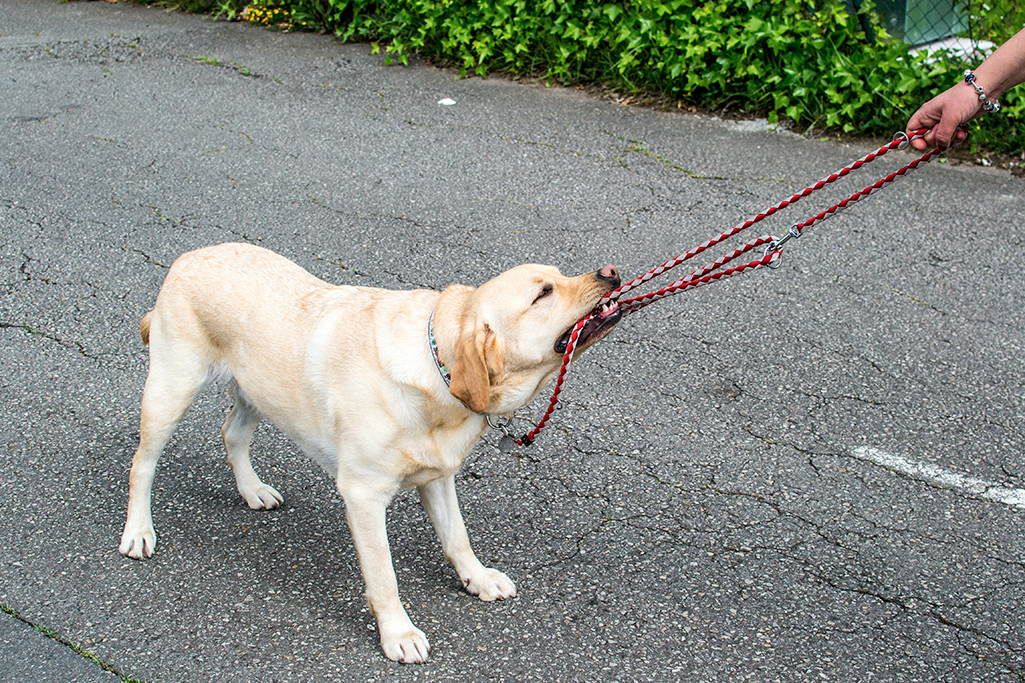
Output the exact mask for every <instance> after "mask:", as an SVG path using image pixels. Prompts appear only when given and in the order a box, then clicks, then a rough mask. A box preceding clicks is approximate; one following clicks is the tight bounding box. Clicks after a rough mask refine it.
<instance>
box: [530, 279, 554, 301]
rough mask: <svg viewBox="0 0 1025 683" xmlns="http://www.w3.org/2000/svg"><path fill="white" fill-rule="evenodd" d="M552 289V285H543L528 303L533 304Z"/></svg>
mask: <svg viewBox="0 0 1025 683" xmlns="http://www.w3.org/2000/svg"><path fill="white" fill-rule="evenodd" d="M553 289H554V287H552V285H550V284H546V285H545V286H544V287H542V288H541V292H540V293H539V294H538V295H537V296H536V297H535V298H534V301H533V302H532V303H531V304H530V305H531V306H533V305H534V304H536V303H537V302H538V301H540V300H541V299H543V298H545V297H546V296H548V295H549V294H551V293H552V291H553Z"/></svg>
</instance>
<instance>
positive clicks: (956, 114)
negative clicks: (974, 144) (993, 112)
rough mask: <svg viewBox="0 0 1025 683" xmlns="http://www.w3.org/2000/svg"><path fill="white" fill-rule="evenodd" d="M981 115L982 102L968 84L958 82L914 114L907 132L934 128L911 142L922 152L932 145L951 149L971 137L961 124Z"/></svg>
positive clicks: (909, 133) (942, 148)
mask: <svg viewBox="0 0 1025 683" xmlns="http://www.w3.org/2000/svg"><path fill="white" fill-rule="evenodd" d="M982 114H983V109H982V102H980V101H979V96H978V95H977V94H976V93H975V90H974V89H973V88H972V87H971V86H969V85H967V84H965V83H958V84H957V85H955V86H954V87H952V88H950V89H949V90H947V91H945V92H943V93H941V94H939V95H937V96H936V97H934V98H932V99H931V100H929V101H928V102H926V103H925V104H923V105H922V106H921V107H919V109H918V111H916V112H915V113H914V114H913V115H912V116H911V119H910V120H909V121H908V126H907V132H908V135H911V134H912V133H914V132H915V131H916V130H918V129H919V128H931V129H932V130H931V131H929V132H928V133H926V134H925V137H922V138H918V139H917V140H913V141H912V142H911V145H912V146H913V147H914V148H915V149H917V150H920V151H924V150H926V149H931V148H932V147H939V148H940V149H941V150H946V149H949V148H950V147H951V146H953V145H956V144H958V143H961V142H963V141H964V140H965V138H967V137H968V133H967V131H965V129H964V128H961V127H960V126H962V125H963V124H965V123H968V122H969V121H972V120H973V119H976V118H978V117H979V116H981V115H982Z"/></svg>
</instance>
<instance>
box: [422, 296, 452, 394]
mask: <svg viewBox="0 0 1025 683" xmlns="http://www.w3.org/2000/svg"><path fill="white" fill-rule="evenodd" d="M427 342H428V343H429V344H430V346H431V358H433V359H434V366H435V367H436V368H438V372H440V373H441V378H442V379H443V380H445V386H452V373H451V372H449V371H448V368H447V367H445V364H444V363H442V362H441V357H440V356H439V355H438V340H437V339H435V338H434V311H431V319H430V320H428V321H427Z"/></svg>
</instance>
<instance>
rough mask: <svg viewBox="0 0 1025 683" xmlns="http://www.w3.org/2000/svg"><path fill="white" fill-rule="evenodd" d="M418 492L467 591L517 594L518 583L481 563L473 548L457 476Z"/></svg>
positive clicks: (484, 596) (487, 595) (491, 596)
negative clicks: (458, 495)
mask: <svg viewBox="0 0 1025 683" xmlns="http://www.w3.org/2000/svg"><path fill="white" fill-rule="evenodd" d="M417 491H418V492H419V493H420V502H421V503H423V506H424V509H425V510H427V514H428V516H430V518H431V522H433V523H434V529H435V530H436V531H437V532H438V539H439V540H440V541H441V547H442V549H443V550H444V551H445V559H446V560H448V563H449V564H451V565H452V566H453V567H455V569H456V572H458V574H459V578H460V579H462V581H463V586H465V587H466V590H467V591H468V592H469V593H471V594H472V595H476V596H479V597H480V599H481V600H486V601H491V600H502V599H505V598H511V597H514V596H515V595H516V586H515V585H514V584H513V582H512V580H510V579H509V577H508V576H506V575H505V574H503V573H502V572H500V571H498V570H497V569H491V568H489V567H485V566H484V565H483V564H481V563H480V560H478V559H477V556H476V555H475V554H474V552H473V549H472V548H471V547H470V539H469V537H468V536H467V535H466V525H465V524H463V515H462V514H461V513H460V512H459V499H458V498H457V497H456V483H455V478H454V477H443V478H441V479H435V480H434V481H432V482H430V483H428V484H424V485H422V486H420V487H418V488H417Z"/></svg>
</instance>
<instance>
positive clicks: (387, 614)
mask: <svg viewBox="0 0 1025 683" xmlns="http://www.w3.org/2000/svg"><path fill="white" fill-rule="evenodd" d="M339 491H340V492H341V494H342V498H343V499H344V500H345V516H346V519H347V520H348V522H349V529H350V530H351V531H352V541H353V543H354V544H355V546H356V553H357V554H358V555H359V563H360V568H361V569H362V570H363V580H364V582H366V585H367V602H368V603H369V604H370V611H371V612H372V613H373V614H374V616H376V617H377V629H378V632H379V633H380V635H381V649H383V650H384V654H385V655H386V656H387V657H388V659H392V660H394V661H396V662H402V663H403V664H413V663H418V662H426V661H427V659H428V657H429V656H430V645H429V644H428V643H427V636H425V635H424V633H423V631H421V630H420V629H418V628H417V627H415V626H413V622H412V621H410V620H409V616H408V615H407V614H406V610H405V609H404V608H403V607H402V602H401V601H400V600H399V588H398V583H397V582H396V580H395V569H394V568H393V567H392V561H391V550H390V549H389V547H388V530H387V526H386V521H385V515H386V512H385V511H386V509H387V506H388V502H389V500H390V499H391V492H389V493H380V492H368V491H366V490H360V489H357V488H356V487H353V490H342V487H339Z"/></svg>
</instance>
